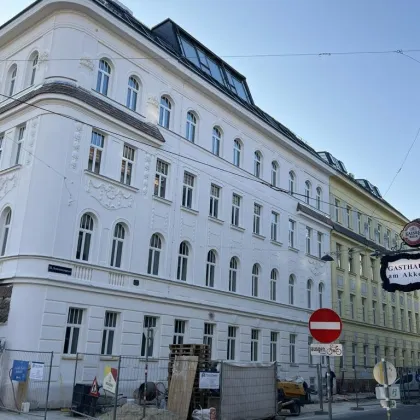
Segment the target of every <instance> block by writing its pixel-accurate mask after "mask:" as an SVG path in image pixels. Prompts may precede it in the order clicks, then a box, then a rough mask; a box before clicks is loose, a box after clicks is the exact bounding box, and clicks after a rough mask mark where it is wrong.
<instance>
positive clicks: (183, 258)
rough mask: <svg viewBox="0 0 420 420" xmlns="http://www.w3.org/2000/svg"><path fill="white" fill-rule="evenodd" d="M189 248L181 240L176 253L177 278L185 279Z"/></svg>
mask: <svg viewBox="0 0 420 420" xmlns="http://www.w3.org/2000/svg"><path fill="white" fill-rule="evenodd" d="M189 253H190V249H189V247H188V244H187V243H186V242H185V241H183V242H181V244H180V245H179V254H178V268H177V273H176V278H177V280H183V281H186V280H187V269H188V255H189Z"/></svg>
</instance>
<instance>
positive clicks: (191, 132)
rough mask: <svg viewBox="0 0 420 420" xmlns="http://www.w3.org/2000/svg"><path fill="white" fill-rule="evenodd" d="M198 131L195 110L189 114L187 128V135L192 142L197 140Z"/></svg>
mask: <svg viewBox="0 0 420 420" xmlns="http://www.w3.org/2000/svg"><path fill="white" fill-rule="evenodd" d="M196 132H197V116H196V115H195V114H194V113H193V112H191V111H190V112H188V114H187V128H186V130H185V137H186V138H187V140H188V141H190V142H191V143H194V142H195V137H196Z"/></svg>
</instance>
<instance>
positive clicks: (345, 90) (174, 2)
mask: <svg viewBox="0 0 420 420" xmlns="http://www.w3.org/2000/svg"><path fill="white" fill-rule="evenodd" d="M0 1H1V3H3V4H2V8H1V12H0V23H4V22H5V21H6V20H8V19H9V18H11V17H13V16H14V15H15V14H17V13H18V12H19V11H21V10H22V9H23V8H24V7H26V6H28V5H29V4H31V2H32V1H31V0H29V1H28V0H13V2H10V1H6V0H0ZM121 1H122V2H123V3H124V4H125V5H126V6H127V7H129V8H130V9H131V10H132V11H133V12H134V15H135V17H136V18H137V19H139V20H140V21H141V22H143V23H144V24H146V25H147V26H149V27H150V26H154V25H156V24H157V23H159V22H161V21H162V20H164V19H166V18H168V17H170V18H171V19H172V20H174V21H175V22H177V23H178V24H179V25H180V26H182V27H183V28H184V29H185V30H187V31H188V32H189V33H190V34H191V35H193V36H194V37H195V38H196V39H198V40H199V41H200V42H202V43H203V44H204V45H206V46H207V47H208V48H210V49H211V50H212V51H213V52H215V53H216V54H218V55H219V56H222V57H224V59H225V60H226V61H227V62H228V63H229V64H231V65H232V66H233V67H234V68H235V69H237V70H238V71H239V72H240V73H242V74H243V75H244V76H245V77H246V78H247V82H248V85H249V87H250V90H251V94H252V96H253V98H254V101H255V103H256V104H257V105H258V106H260V107H261V108H262V109H264V110H265V111H266V112H268V113H269V114H271V115H272V116H273V117H275V118H276V119H277V120H279V121H280V122H281V123H283V124H284V125H286V126H287V127H288V128H290V129H291V130H292V131H294V132H295V133H296V134H297V135H299V136H300V137H302V138H303V139H304V140H305V141H307V142H308V143H309V144H310V145H311V146H312V147H313V148H314V149H315V150H317V151H322V150H327V151H329V152H331V153H332V154H333V155H334V156H335V157H336V158H338V159H340V160H342V161H343V162H344V164H345V165H346V167H347V170H348V171H349V172H351V173H353V174H354V175H355V177H356V178H365V179H368V180H369V181H370V182H371V183H372V184H374V185H376V186H377V187H378V188H379V190H380V191H381V192H382V194H383V195H384V198H385V199H386V200H387V201H389V202H390V203H391V204H392V205H393V206H394V207H396V208H397V209H398V210H400V211H401V212H402V213H404V214H405V215H406V216H407V217H408V218H409V219H414V218H417V217H420V194H419V195H417V193H416V192H415V191H416V188H417V187H416V185H417V182H418V181H417V180H420V176H419V175H418V173H417V165H420V162H419V160H418V159H417V157H418V156H420V136H419V138H418V139H417V141H416V142H415V143H414V146H413V147H412V149H411V152H410V153H409V154H408V157H407V159H406V160H405V157H406V155H407V153H408V151H409V149H410V147H411V145H412V144H413V142H414V140H415V138H416V134H417V132H418V130H419V129H420V112H419V111H420V25H419V24H418V16H419V15H420V2H419V1H417V0H399V1H395V0H369V1H366V0H340V1H337V0H121ZM413 49H414V50H415V49H418V50H419V52H407V53H406V54H408V55H410V56H411V58H409V57H407V56H404V55H402V54H400V53H397V52H391V53H389V54H358V55H343V54H341V55H332V56H327V55H321V56H295V57H290V56H289V57H278V56H277V57H257V56H256V55H264V54H265V55H279V54H290V53H324V52H352V51H359V52H363V51H397V50H403V51H407V50H413ZM234 55H236V56H238V55H246V56H247V57H244V58H233V57H228V56H234ZM415 60H418V61H419V62H417V61H415ZM404 160H405V162H404ZM403 162H404V164H403ZM401 166H402V169H401V171H400V172H398V171H399V170H400V168H401ZM397 174H398V175H397ZM396 175H397V177H396V179H395V181H394V182H393V183H392V181H393V179H394V177H395V176H396ZM391 183H392V186H391ZM390 186H391V188H390V189H389V187H390ZM388 189H389V191H388V192H387V190H388ZM386 192H387V193H386ZM385 193H386V195H385Z"/></svg>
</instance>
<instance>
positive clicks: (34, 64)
mask: <svg viewBox="0 0 420 420" xmlns="http://www.w3.org/2000/svg"><path fill="white" fill-rule="evenodd" d="M30 62H31V68H30V82H29V86H32V85H33V84H34V83H35V80H36V72H37V71H38V64H39V55H38V52H34V53H32V55H31V58H30Z"/></svg>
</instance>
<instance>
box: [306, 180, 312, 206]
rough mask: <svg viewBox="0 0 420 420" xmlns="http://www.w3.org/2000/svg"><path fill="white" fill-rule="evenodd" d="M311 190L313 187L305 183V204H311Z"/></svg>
mask: <svg viewBox="0 0 420 420" xmlns="http://www.w3.org/2000/svg"><path fill="white" fill-rule="evenodd" d="M311 190H312V186H311V183H310V182H309V181H305V203H306V204H311Z"/></svg>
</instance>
